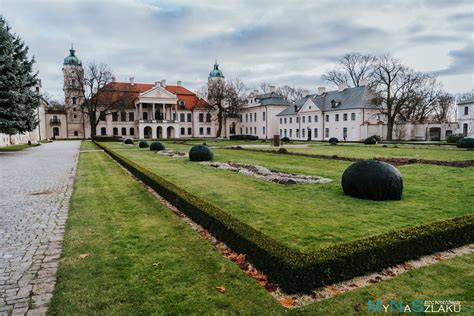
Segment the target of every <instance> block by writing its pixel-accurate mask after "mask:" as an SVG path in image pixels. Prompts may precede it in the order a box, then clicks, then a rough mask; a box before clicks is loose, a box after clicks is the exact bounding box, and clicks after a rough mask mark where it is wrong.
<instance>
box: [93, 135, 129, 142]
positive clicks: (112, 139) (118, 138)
mask: <svg viewBox="0 0 474 316" xmlns="http://www.w3.org/2000/svg"><path fill="white" fill-rule="evenodd" d="M92 140H95V141H98V142H120V141H122V137H121V136H103V135H95V136H92Z"/></svg>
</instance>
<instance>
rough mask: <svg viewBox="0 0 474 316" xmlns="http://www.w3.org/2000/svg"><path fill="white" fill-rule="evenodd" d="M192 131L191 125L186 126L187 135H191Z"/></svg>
mask: <svg viewBox="0 0 474 316" xmlns="http://www.w3.org/2000/svg"><path fill="white" fill-rule="evenodd" d="M192 133H193V130H192V129H191V127H188V135H191V134H192Z"/></svg>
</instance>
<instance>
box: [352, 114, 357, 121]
mask: <svg viewBox="0 0 474 316" xmlns="http://www.w3.org/2000/svg"><path fill="white" fill-rule="evenodd" d="M351 120H352V121H355V120H356V114H355V113H351Z"/></svg>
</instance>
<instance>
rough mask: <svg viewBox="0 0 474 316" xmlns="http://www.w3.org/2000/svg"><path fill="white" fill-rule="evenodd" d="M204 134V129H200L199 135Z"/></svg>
mask: <svg viewBox="0 0 474 316" xmlns="http://www.w3.org/2000/svg"><path fill="white" fill-rule="evenodd" d="M203 134H204V128H202V127H200V128H199V135H203Z"/></svg>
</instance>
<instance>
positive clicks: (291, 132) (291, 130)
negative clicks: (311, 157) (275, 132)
mask: <svg viewBox="0 0 474 316" xmlns="http://www.w3.org/2000/svg"><path fill="white" fill-rule="evenodd" d="M285 136H286V129H285ZM290 137H293V129H291V128H290Z"/></svg>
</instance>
